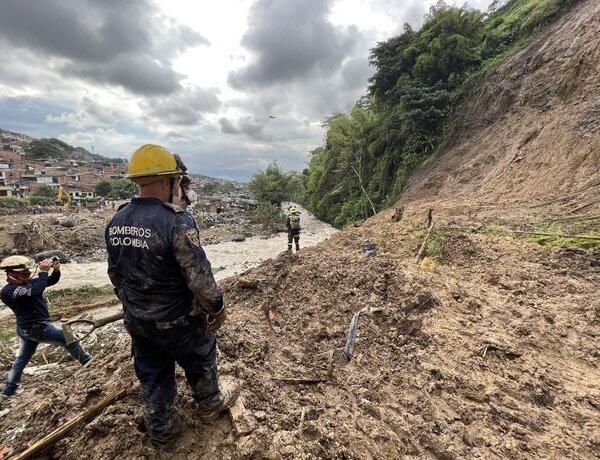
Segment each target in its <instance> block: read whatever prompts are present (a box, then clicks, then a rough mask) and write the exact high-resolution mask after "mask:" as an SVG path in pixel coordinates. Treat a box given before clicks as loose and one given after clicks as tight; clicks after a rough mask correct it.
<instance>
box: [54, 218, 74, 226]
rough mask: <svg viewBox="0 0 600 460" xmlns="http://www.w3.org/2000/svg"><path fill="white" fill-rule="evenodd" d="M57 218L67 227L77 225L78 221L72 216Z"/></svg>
mask: <svg viewBox="0 0 600 460" xmlns="http://www.w3.org/2000/svg"><path fill="white" fill-rule="evenodd" d="M56 220H57V222H58V225H60V226H61V227H65V228H73V227H75V226H76V225H77V222H75V219H73V218H72V217H59V218H58V219H56Z"/></svg>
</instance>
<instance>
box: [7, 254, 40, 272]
mask: <svg viewBox="0 0 600 460" xmlns="http://www.w3.org/2000/svg"><path fill="white" fill-rule="evenodd" d="M33 265H34V263H33V260H31V259H30V258H29V257H25V256H9V257H7V258H5V259H3V260H2V262H0V269H2V270H11V271H16V272H18V271H24V270H29V269H30V268H31V267H33Z"/></svg>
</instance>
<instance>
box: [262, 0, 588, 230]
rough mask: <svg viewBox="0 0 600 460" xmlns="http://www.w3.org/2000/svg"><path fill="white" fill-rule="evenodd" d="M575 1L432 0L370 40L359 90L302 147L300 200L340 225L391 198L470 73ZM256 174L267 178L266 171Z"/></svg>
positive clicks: (448, 119)
mask: <svg viewBox="0 0 600 460" xmlns="http://www.w3.org/2000/svg"><path fill="white" fill-rule="evenodd" d="M575 3H577V0H509V1H508V2H506V3H505V4H503V5H502V6H501V7H499V8H498V7H497V6H498V5H494V7H493V8H492V9H491V10H490V12H489V13H488V14H487V15H485V14H483V13H481V12H479V11H476V10H472V9H467V8H455V7H450V6H448V5H447V4H446V3H445V2H444V1H443V0H440V1H438V2H437V3H436V5H435V6H434V7H432V8H431V9H430V11H429V14H428V15H427V16H426V17H425V21H424V23H423V26H422V27H421V28H420V29H419V30H415V29H413V28H411V27H410V26H409V25H405V26H404V30H403V32H402V33H401V34H400V35H399V36H397V37H393V38H391V39H389V40H387V41H385V42H381V43H378V44H377V46H375V47H374V48H373V49H372V50H371V54H370V64H371V65H372V66H373V67H374V73H373V76H372V78H371V79H370V85H369V89H368V95H367V96H366V97H363V98H361V99H360V100H359V101H358V102H357V104H356V106H355V107H354V108H353V109H352V111H351V112H350V113H349V114H342V113H335V114H333V115H332V116H331V117H330V118H329V119H328V120H327V121H326V122H325V124H324V127H325V128H326V136H325V141H324V143H323V145H322V146H321V147H319V148H317V149H315V150H313V151H312V152H310V153H309V168H308V173H307V175H306V177H305V178H304V180H303V182H304V184H305V187H306V199H305V201H306V203H307V205H308V207H309V209H310V210H311V211H312V212H313V213H314V214H315V215H316V216H317V217H319V218H320V219H323V220H326V221H328V222H330V223H333V224H334V225H336V226H338V227H342V226H344V225H347V224H348V223H350V222H352V221H354V220H357V219H361V218H365V217H368V216H370V215H372V214H373V213H375V212H376V211H379V210H381V209H383V208H384V207H386V206H389V205H391V204H393V203H394V202H395V200H396V199H397V197H398V195H399V194H400V193H401V192H402V188H403V187H404V184H405V183H406V180H407V178H408V176H409V175H410V173H411V172H412V171H413V170H414V169H415V168H416V167H418V166H419V165H420V164H421V163H422V162H423V161H424V160H425V159H426V158H428V157H429V156H430V155H432V154H434V153H435V152H436V151H437V150H438V149H439V148H440V146H441V145H442V143H443V142H444V139H448V136H449V134H451V133H452V131H453V129H454V127H455V126H456V125H457V118H458V117H457V115H456V114H457V113H459V111H460V110H461V107H462V104H464V102H465V101H467V100H468V98H469V94H471V91H473V88H474V87H475V83H476V82H477V81H478V78H479V77H480V76H481V75H483V74H484V72H486V71H488V70H489V69H491V68H493V66H495V65H498V64H499V63H500V62H501V60H502V58H504V57H506V56H507V53H508V52H510V51H515V50H517V49H519V47H522V46H524V44H525V43H527V40H531V39H532V38H533V37H534V36H535V34H536V31H539V30H540V29H541V28H542V27H543V26H545V25H546V24H549V23H550V22H552V21H553V20H554V19H555V18H556V17H558V16H559V15H560V14H561V13H562V12H564V11H566V10H567V9H568V8H569V7H570V6H572V5H574V4H575ZM256 179H257V184H256V185H257V186H258V185H260V187H259V188H261V189H267V188H268V184H269V181H268V179H267V178H266V177H262V176H261V177H257V178H256Z"/></svg>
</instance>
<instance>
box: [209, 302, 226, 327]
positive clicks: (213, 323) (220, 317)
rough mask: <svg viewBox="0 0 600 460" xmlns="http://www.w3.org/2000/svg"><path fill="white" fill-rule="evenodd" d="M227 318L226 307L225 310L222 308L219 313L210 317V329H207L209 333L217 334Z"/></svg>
mask: <svg viewBox="0 0 600 460" xmlns="http://www.w3.org/2000/svg"><path fill="white" fill-rule="evenodd" d="M226 318H227V312H226V311H225V306H223V308H221V310H220V311H219V312H218V313H215V314H214V315H209V316H208V327H207V328H206V330H207V331H208V332H215V331H217V330H219V328H220V327H221V326H222V325H223V323H224V322H225V319H226Z"/></svg>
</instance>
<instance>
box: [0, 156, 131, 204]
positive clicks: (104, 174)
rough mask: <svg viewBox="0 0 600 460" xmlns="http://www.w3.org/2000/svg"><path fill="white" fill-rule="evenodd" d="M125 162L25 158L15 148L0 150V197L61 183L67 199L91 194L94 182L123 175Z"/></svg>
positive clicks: (89, 196)
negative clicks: (13, 149)
mask: <svg viewBox="0 0 600 460" xmlns="http://www.w3.org/2000/svg"><path fill="white" fill-rule="evenodd" d="M126 169H127V163H126V162H110V161H99V160H94V161H83V160H73V159H66V160H59V159H54V158H50V159H46V160H28V159H27V158H25V157H24V156H23V155H21V154H20V153H19V152H15V151H12V150H0V197H2V196H4V197H27V196H30V195H32V194H34V193H35V192H36V191H37V190H39V189H40V188H41V187H43V186H47V187H50V188H53V189H56V190H57V193H58V189H59V188H60V187H63V188H64V190H65V191H67V192H68V193H69V195H70V196H71V199H73V200H74V201H80V200H82V199H85V198H93V197H94V188H95V186H96V184H98V182H100V181H102V180H108V179H118V178H122V177H124V174H125V171H126Z"/></svg>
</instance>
